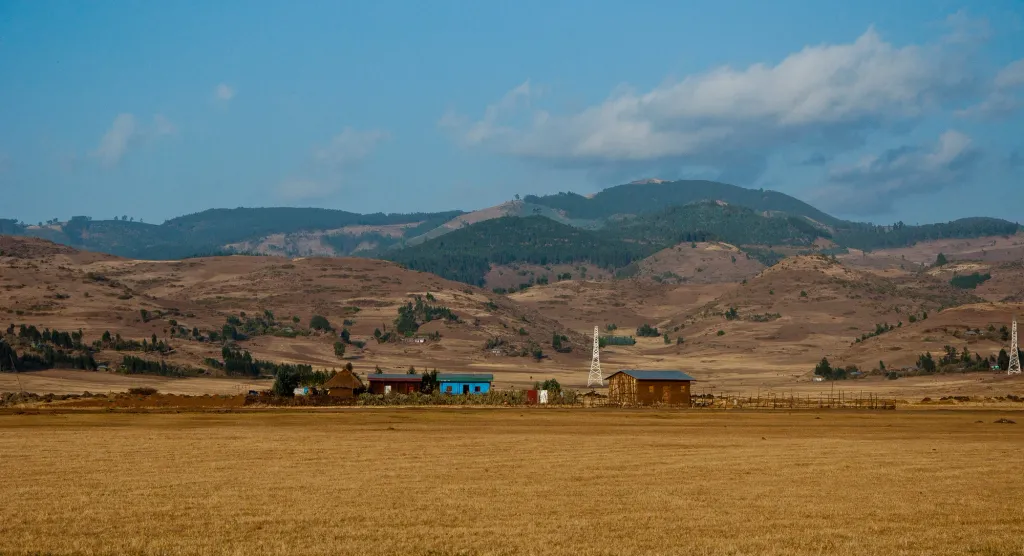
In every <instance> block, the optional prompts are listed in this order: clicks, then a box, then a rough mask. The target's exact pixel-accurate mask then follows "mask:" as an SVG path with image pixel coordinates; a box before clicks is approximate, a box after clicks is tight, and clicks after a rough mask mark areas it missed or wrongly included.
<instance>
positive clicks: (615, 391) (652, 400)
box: [608, 373, 690, 407]
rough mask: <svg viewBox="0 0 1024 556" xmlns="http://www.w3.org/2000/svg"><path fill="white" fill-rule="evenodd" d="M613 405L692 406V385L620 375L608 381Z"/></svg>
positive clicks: (609, 398)
mask: <svg viewBox="0 0 1024 556" xmlns="http://www.w3.org/2000/svg"><path fill="white" fill-rule="evenodd" d="M608 401H609V402H611V403H623V404H638V405H653V404H656V403H663V404H668V405H680V406H685V407H689V406H690V383H689V382H686V381H680V380H637V379H635V378H633V377H631V376H629V375H627V374H626V373H619V374H617V375H615V376H613V377H611V379H609V381H608Z"/></svg>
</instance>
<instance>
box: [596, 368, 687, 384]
mask: <svg viewBox="0 0 1024 556" xmlns="http://www.w3.org/2000/svg"><path fill="white" fill-rule="evenodd" d="M619 373H626V374H627V375H629V376H631V377H633V378H635V379H637V380H678V381H681V382H693V381H695V380H697V379H695V378H693V377H692V376H690V375H688V374H686V373H684V372H683V371H643V370H639V369H622V370H621V371H616V372H614V373H612V374H610V375H608V377H607V378H611V377H613V376H615V375H617V374H619ZM606 380H607V379H606Z"/></svg>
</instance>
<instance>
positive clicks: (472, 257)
mask: <svg viewBox="0 0 1024 556" xmlns="http://www.w3.org/2000/svg"><path fill="white" fill-rule="evenodd" d="M652 252H653V250H652V248H651V247H649V246H647V245H644V244H639V243H635V242H627V241H622V240H621V239H617V238H612V237H609V236H608V235H607V234H605V233H601V232H592V231H588V230H582V229H579V228H573V227H571V226H566V225H565V224H560V223H558V222H555V221H553V220H551V219H549V218H545V217H543V216H527V217H517V216H504V217H501V218H494V219H490V220H485V221H483V222H479V223H477V224H473V225H471V226H467V227H464V228H461V229H458V230H455V231H452V232H450V233H448V234H445V235H443V236H441V237H437V238H434V239H431V240H428V241H425V242H423V243H421V244H419V245H415V246H412V247H406V248H404V249H400V250H397V251H392V252H389V253H387V254H386V255H385V258H387V259H390V260H392V261H395V262H399V263H402V264H404V265H405V266H407V267H408V268H411V269H413V270H420V271H423V272H431V273H433V274H437V275H439V276H442V277H444V278H448V279H450V280H457V281H460V282H466V283H469V284H476V285H483V283H484V275H486V274H487V272H488V271H489V270H490V268H491V265H492V264H497V265H500V264H509V263H513V262H527V263H533V264H539V265H547V264H562V263H575V262H587V263H590V264H593V265H597V266H600V267H603V268H608V269H615V268H620V267H623V266H626V265H628V264H629V263H631V262H633V261H634V260H637V259H641V258H643V257H645V256H647V255H649V254H650V253H652Z"/></svg>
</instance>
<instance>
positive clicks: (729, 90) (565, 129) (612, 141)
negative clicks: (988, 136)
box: [438, 13, 1024, 211]
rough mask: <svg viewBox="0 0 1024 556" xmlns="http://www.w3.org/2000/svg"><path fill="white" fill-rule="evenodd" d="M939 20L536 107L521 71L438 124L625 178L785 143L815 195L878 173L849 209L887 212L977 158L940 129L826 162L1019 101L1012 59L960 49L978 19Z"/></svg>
mask: <svg viewBox="0 0 1024 556" xmlns="http://www.w3.org/2000/svg"><path fill="white" fill-rule="evenodd" d="M947 26H948V28H949V29H950V32H949V33H948V34H947V35H945V36H944V37H941V38H940V39H939V40H936V41H935V42H934V43H929V44H917V45H915V44H911V45H903V46H898V45H894V44H892V43H891V42H888V41H886V40H885V39H884V38H883V37H882V36H881V35H880V34H879V33H878V32H877V31H876V30H875V29H874V28H868V29H867V30H866V31H865V32H864V33H863V34H862V35H860V36H859V37H857V38H856V39H855V40H854V41H852V42H850V43H845V44H821V45H813V46H807V47H805V48H803V49H802V50H800V51H797V52H793V53H791V54H790V55H788V56H786V57H785V58H784V59H782V60H781V61H779V62H778V63H776V64H765V63H761V64H754V65H751V66H749V67H746V68H738V69H737V68H732V67H728V66H723V67H718V68H715V69H711V70H709V71H706V72H703V73H699V74H693V75H690V76H687V77H685V78H683V79H681V80H675V81H669V82H666V83H664V84H662V85H659V86H657V87H655V88H653V89H650V90H647V91H637V90H634V89H631V88H628V87H620V88H619V89H618V90H617V92H615V93H614V94H612V95H611V96H609V97H608V98H607V99H606V100H605V101H603V102H601V103H598V104H596V105H592V106H589V107H586V108H583V109H581V110H578V111H575V112H569V113H555V112H550V111H547V110H544V109H540V108H534V107H533V106H532V105H533V104H537V103H538V100H540V99H539V95H538V94H537V91H538V88H537V87H536V86H535V85H533V84H531V82H530V81H526V82H524V83H522V84H521V85H519V86H517V87H515V88H513V89H512V90H510V91H509V92H508V93H506V94H505V95H504V96H502V97H501V98H500V99H498V100H497V101H495V102H494V103H492V104H490V105H488V106H487V107H486V108H485V109H484V113H483V115H482V116H481V117H479V118H478V119H473V118H470V117H468V116H465V115H463V114H460V113H457V112H454V111H450V112H448V113H446V114H444V115H443V116H442V118H441V119H440V121H439V122H438V125H439V126H440V127H441V128H443V129H444V130H446V131H448V132H449V133H451V134H452V135H453V137H454V139H455V140H456V141H457V142H458V143H459V144H460V145H462V146H464V147H466V148H485V149H488V150H491V151H494V152H498V153H501V154H506V155H509V156H514V157H518V158H521V159H526V160H530V161H534V162H536V163H539V164H543V165H549V166H553V167H561V168H578V169H584V170H587V171H590V172H597V173H600V174H601V175H615V176H626V175H633V176H635V177H641V176H644V175H648V176H649V175H659V176H664V175H665V174H668V175H673V174H675V175H678V174H680V173H681V171H683V170H685V173H688V174H694V173H698V174H707V172H709V171H710V172H712V173H713V174H715V175H716V176H717V178H718V179H722V180H725V181H732V182H734V183H737V184H738V185H746V186H750V185H753V184H754V182H756V181H757V180H758V179H759V178H761V177H762V176H763V174H764V172H765V171H766V169H767V168H768V167H769V161H770V160H771V159H772V157H773V156H775V155H778V154H781V153H784V152H792V151H794V150H795V151H796V152H797V155H796V156H795V157H793V156H790V157H789V158H790V159H792V160H794V161H802V162H795V163H793V165H794V166H800V167H803V168H805V169H809V170H814V168H818V169H819V171H820V172H822V173H823V175H824V176H825V181H824V182H823V183H822V184H821V186H820V187H821V189H820V190H819V193H821V192H823V191H828V192H829V194H830V195H838V194H840V193H842V192H845V193H850V194H857V192H861V191H864V189H865V187H864V185H865V183H866V182H868V181H869V180H871V179H875V178H877V179H881V180H882V182H881V184H880V185H878V186H873V187H872V188H871V191H872V192H873V194H877V195H878V201H877V202H875V203H872V204H869V205H863V206H862V207H861V209H862V210H879V211H880V210H888V209H890V208H891V207H892V203H893V202H894V201H895V200H897V199H899V198H900V197H903V196H906V195H909V194H913V193H918V192H921V191H923V190H925V189H926V188H928V187H932V188H933V189H938V188H941V187H944V186H945V185H944V184H947V183H949V181H950V180H951V179H954V178H955V179H967V178H969V172H970V169H971V168H973V166H974V165H973V164H972V163H970V161H972V160H975V159H976V158H977V156H978V154H979V153H978V150H977V149H976V148H974V147H972V146H971V145H972V143H971V141H970V139H969V138H968V137H967V136H966V135H964V134H962V133H959V132H957V131H948V132H946V133H945V134H943V135H942V136H941V137H940V138H939V140H938V146H937V147H936V149H935V150H928V148H926V147H915V146H911V147H907V148H906V150H905V151H900V152H896V151H891V152H885V153H881V154H878V155H876V156H875V157H874V158H871V159H870V160H868V161H865V163H864V164H866V166H863V167H860V166H858V167H855V168H842V167H838V166H836V164H838V163H837V162H835V161H836V160H839V159H841V157H840V156H838V155H840V154H843V153H849V152H855V151H857V150H861V149H864V148H865V147H866V146H868V145H869V144H870V143H871V139H872V137H873V136H875V135H878V134H892V135H896V136H898V135H901V134H905V133H906V132H907V131H909V130H912V129H914V128H915V127H917V126H918V125H919V124H920V123H921V122H923V121H925V120H926V119H927V118H932V117H941V116H949V115H951V114H954V113H959V114H961V115H968V114H975V113H976V114H981V113H985V114H990V113H1000V114H1004V115H1005V114H1007V113H1009V112H1013V111H1015V110H1017V109H1018V108H1019V107H1020V105H1021V103H1020V100H1021V98H1020V96H1019V94H1018V93H1019V89H1020V88H1021V85H1022V84H1024V61H1017V62H1014V63H1013V64H1010V65H1008V66H1006V67H1005V68H1002V69H1001V70H999V72H998V73H997V74H995V75H994V76H992V75H989V76H988V77H987V78H986V77H985V76H984V75H982V74H981V73H980V71H981V70H979V69H978V64H975V63H973V60H972V58H971V56H972V52H973V50H972V49H971V48H970V45H971V44H972V43H976V42H977V41H981V40H984V39H985V38H987V36H988V34H989V32H988V26H987V24H986V23H985V22H984V21H977V20H971V19H970V18H968V17H967V16H965V15H964V14H962V13H958V14H954V15H953V16H950V18H949V20H947ZM921 149H924V150H921ZM915 171H919V172H921V174H920V175H918V176H916V177H915V176H914V175H912V173H913V172H915ZM929 184H931V185H929Z"/></svg>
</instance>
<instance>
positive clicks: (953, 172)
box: [813, 130, 980, 215]
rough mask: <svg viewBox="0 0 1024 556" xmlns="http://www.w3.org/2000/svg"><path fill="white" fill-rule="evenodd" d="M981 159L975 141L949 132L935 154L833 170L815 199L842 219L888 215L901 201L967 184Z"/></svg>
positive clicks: (906, 151)
mask: <svg viewBox="0 0 1024 556" xmlns="http://www.w3.org/2000/svg"><path fill="white" fill-rule="evenodd" d="M979 156H980V153H979V151H978V150H977V149H975V148H974V147H973V144H972V141H971V138H970V137H968V136H967V135H965V134H963V133H960V132H959V131H955V130H949V131H946V132H945V133H943V134H942V135H941V136H940V137H939V140H938V142H937V143H936V144H935V145H933V146H932V147H931V148H930V149H928V148H924V147H920V146H904V147H900V148H897V149H890V150H887V151H885V152H883V153H881V154H878V155H873V156H868V157H865V158H864V159H862V160H861V161H859V162H858V163H856V164H853V165H849V166H835V167H833V168H831V169H830V170H829V173H828V185H826V186H825V187H822V188H821V189H819V190H817V191H816V192H814V194H813V197H814V198H815V202H817V203H820V204H821V206H824V207H826V208H829V209H834V210H836V211H838V212H840V213H842V214H861V215H863V214H879V213H884V212H888V211H890V210H891V209H892V203H893V201H894V200H896V199H899V198H902V197H905V196H907V195H913V194H919V193H929V192H933V191H938V190H940V189H944V188H946V187H950V186H953V185H957V184H961V183H964V182H965V181H967V180H968V179H969V178H970V176H971V173H972V172H973V170H974V168H975V167H976V166H977V162H978V159H979Z"/></svg>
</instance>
